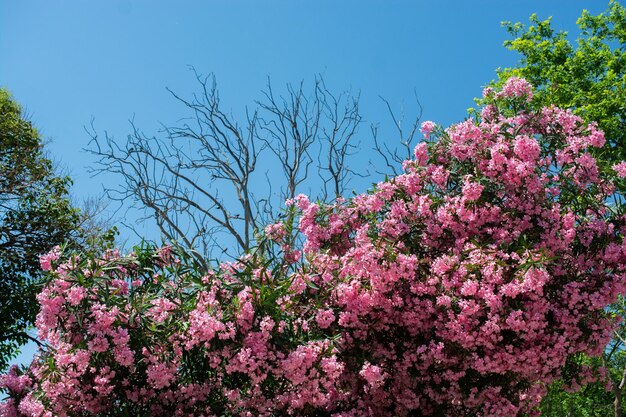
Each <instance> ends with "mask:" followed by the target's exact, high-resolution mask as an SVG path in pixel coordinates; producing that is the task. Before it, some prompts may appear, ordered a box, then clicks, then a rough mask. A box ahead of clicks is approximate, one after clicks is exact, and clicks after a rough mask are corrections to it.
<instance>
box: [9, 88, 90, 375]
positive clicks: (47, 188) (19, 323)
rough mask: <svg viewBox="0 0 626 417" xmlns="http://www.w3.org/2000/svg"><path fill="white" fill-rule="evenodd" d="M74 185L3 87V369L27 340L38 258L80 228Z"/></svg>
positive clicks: (37, 279) (33, 312)
mask: <svg viewBox="0 0 626 417" xmlns="http://www.w3.org/2000/svg"><path fill="white" fill-rule="evenodd" d="M70 184H71V181H70V179H69V178H68V177H64V176H58V175H56V174H55V173H54V170H53V166H52V163H51V161H50V160H49V159H48V158H46V156H45V153H44V148H43V143H42V139H41V137H40V135H39V133H38V132H37V130H36V129H35V128H34V127H33V125H32V123H31V122H29V121H28V120H26V119H25V117H24V115H23V112H22V110H21V108H20V106H19V105H18V104H17V103H16V102H15V101H14V100H13V98H12V97H11V96H10V94H9V93H8V92H7V91H6V90H3V89H0V317H2V320H1V321H0V369H4V368H6V366H7V364H8V361H9V360H10V359H11V358H12V357H14V355H15V354H16V353H17V352H18V349H19V346H20V345H21V344H23V343H25V342H26V341H27V340H28V339H29V335H28V333H27V330H28V328H29V326H31V325H32V323H33V321H34V318H35V315H36V313H37V307H38V306H37V303H36V301H35V294H36V293H37V292H38V290H39V289H40V287H39V283H40V281H41V278H42V276H43V275H42V272H41V268H40V265H39V256H40V255H41V254H44V253H46V252H48V251H50V250H51V249H52V248H53V247H54V246H56V245H60V244H62V243H63V242H64V241H66V240H67V239H68V238H70V237H71V235H72V233H74V232H75V231H76V230H77V229H78V227H79V223H80V214H79V211H78V210H77V209H75V208H73V207H72V205H71V203H70V200H69V198H68V197H69V196H68V187H69V186H70Z"/></svg>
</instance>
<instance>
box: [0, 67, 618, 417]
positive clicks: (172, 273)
mask: <svg viewBox="0 0 626 417" xmlns="http://www.w3.org/2000/svg"><path fill="white" fill-rule="evenodd" d="M531 95H532V89H531V88H530V86H529V85H528V83H526V82H525V81H524V80H522V79H513V80H512V81H511V82H510V85H509V84H507V85H505V86H504V88H503V90H502V91H499V92H493V91H488V92H486V93H485V97H487V98H488V99H489V102H488V104H487V105H486V106H485V107H484V109H483V110H482V113H481V115H480V117H478V118H477V120H468V121H465V122H463V123H460V124H457V125H454V126H452V127H450V128H448V129H446V130H440V129H435V126H434V125H433V124H429V125H427V126H425V127H424V134H425V135H428V136H430V139H429V141H428V142H424V143H422V144H419V145H418V147H417V148H416V150H415V159H414V160H409V161H406V162H405V164H404V168H405V173H404V174H402V175H399V176H397V177H395V178H392V179H390V180H389V181H386V182H382V183H379V184H378V185H377V186H376V187H375V189H373V190H371V191H370V192H368V193H366V194H361V195H358V196H356V197H355V198H353V199H351V200H348V201H345V202H344V201H339V202H337V203H335V204H332V205H326V204H318V203H314V202H311V201H309V200H308V198H306V197H305V196H298V197H297V198H296V199H295V200H294V201H291V202H289V203H290V204H291V205H290V207H289V208H288V213H289V215H288V216H287V220H285V221H284V222H282V223H277V224H275V225H271V226H268V227H267V228H266V229H265V232H266V234H267V239H265V240H262V241H261V242H260V244H259V247H258V248H257V250H255V251H254V252H252V253H250V254H247V255H245V256H244V257H242V258H241V259H240V260H239V261H237V262H235V263H228V264H222V265H220V267H218V268H215V269H211V270H206V269H204V268H203V267H202V266H200V265H198V264H197V263H196V262H195V261H194V260H193V258H192V257H190V256H188V255H186V254H185V252H183V251H180V250H172V249H165V250H163V249H161V250H156V249H151V248H147V249H143V250H138V251H136V252H135V253H134V254H133V255H131V256H129V257H120V256H119V254H107V255H106V256H104V257H103V258H102V259H97V260H89V259H82V258H80V257H78V256H69V257H68V256H61V257H59V256H57V255H56V254H55V255H54V256H50V257H47V258H46V261H45V263H46V265H48V264H49V265H50V269H51V274H52V278H53V279H52V280H51V282H50V284H49V285H48V286H47V287H46V288H45V289H44V291H43V292H42V293H41V294H40V295H39V301H40V303H41V311H40V313H39V317H38V320H37V327H38V330H39V336H40V338H41V339H42V340H45V341H46V343H47V344H48V345H49V347H48V348H47V349H46V350H44V351H43V352H42V353H41V354H40V355H39V357H38V358H37V359H36V360H35V361H34V362H33V364H32V365H31V366H30V368H29V369H28V370H26V371H25V373H24V374H20V372H18V371H17V370H12V371H11V373H9V374H8V375H6V376H4V377H3V379H2V380H1V381H0V384H1V385H0V386H2V387H3V388H4V389H5V390H6V391H7V392H8V394H9V398H8V399H7V400H6V401H5V402H4V403H3V404H2V405H1V406H0V407H2V408H0V410H1V411H0V415H2V416H32V417H40V416H57V415H60V416H63V415H66V416H85V415H107V416H113V415H115V416H124V415H133V416H148V415H151V416H152V415H154V416H156V415H175V416H178V415H180V416H183V415H185V416H188V415H193V416H201V415H204V416H284V415H300V416H336V417H361V416H390V415H393V416H481V417H496V416H501V417H511V416H522V415H533V414H536V405H537V404H538V402H539V401H540V399H541V397H542V395H543V394H544V393H545V391H546V386H547V384H549V383H550V382H552V381H554V380H555V379H557V378H565V379H568V378H569V379H571V381H570V382H571V383H572V384H573V385H575V384H576V383H580V382H583V381H582V380H577V379H576V378H575V377H572V375H579V376H580V377H581V378H587V377H588V376H590V373H589V370H579V369H577V368H576V367H575V365H574V361H572V359H573V358H575V357H576V356H577V355H580V354H582V353H584V354H589V355H598V354H600V353H601V352H602V350H603V348H604V346H605V345H606V343H607V341H608V340H609V338H610V335H611V331H612V328H613V325H614V323H613V322H612V321H611V319H610V318H609V317H608V316H607V314H606V313H605V309H606V307H607V305H609V304H610V303H612V302H614V301H615V299H616V297H617V296H618V294H620V293H624V292H625V290H626V243H625V242H624V241H623V235H624V232H625V231H626V230H625V225H624V218H623V217H622V216H621V215H619V214H617V213H619V211H618V210H616V208H615V207H613V206H612V205H611V204H613V203H611V201H613V200H612V199H611V197H613V192H614V186H613V181H620V180H621V179H620V177H622V175H621V174H622V173H621V172H620V171H621V169H622V168H621V167H619V166H618V167H615V168H612V167H610V166H606V167H605V166H604V165H603V164H601V163H598V162H597V161H596V159H595V158H594V157H592V156H591V154H590V153H589V152H590V150H591V148H592V147H602V146H604V140H602V139H603V137H601V132H599V131H597V130H596V129H595V127H594V126H585V125H583V124H582V122H581V120H580V119H579V118H578V117H576V116H574V115H573V114H571V113H570V112H568V111H565V110H561V109H558V108H554V107H551V108H543V109H533V107H532V101H531V100H530V98H531ZM618 201H619V200H618ZM296 212H297V213H299V224H298V228H299V231H300V233H301V234H302V236H303V237H304V243H303V245H302V247H298V248H297V249H296V248H295V246H296V245H295V243H294V242H296V241H297V239H294V234H293V233H292V229H291V222H292V221H293V219H294V215H295V213H296Z"/></svg>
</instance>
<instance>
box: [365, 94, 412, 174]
mask: <svg viewBox="0 0 626 417" xmlns="http://www.w3.org/2000/svg"><path fill="white" fill-rule="evenodd" d="M380 99H381V100H382V102H383V103H384V104H385V107H386V109H387V114H388V115H389V118H390V119H391V120H392V122H393V125H394V130H395V131H396V134H397V138H398V140H397V142H394V146H393V147H390V146H389V141H388V140H381V139H380V137H379V136H380V135H379V129H378V127H379V126H378V125H377V124H372V125H371V131H372V138H373V140H374V150H375V151H376V153H377V154H378V155H379V156H380V157H381V158H382V160H383V161H384V163H385V167H384V171H381V170H380V169H376V173H377V174H380V175H391V174H393V175H398V174H399V170H400V168H401V167H402V162H403V161H405V160H407V159H410V158H411V157H412V151H413V148H414V147H415V145H416V144H417V143H416V142H417V139H416V137H415V135H416V134H417V131H418V127H419V124H420V123H419V122H420V120H421V118H422V104H421V103H420V101H419V99H418V98H417V94H415V102H416V104H417V109H418V111H417V114H416V116H415V117H414V118H413V119H411V120H410V124H409V126H408V129H406V128H405V127H404V126H403V123H404V118H405V114H404V111H402V112H401V113H400V115H399V116H398V117H396V113H395V112H394V111H393V108H392V107H391V104H390V103H389V101H387V100H386V99H385V98H383V97H380Z"/></svg>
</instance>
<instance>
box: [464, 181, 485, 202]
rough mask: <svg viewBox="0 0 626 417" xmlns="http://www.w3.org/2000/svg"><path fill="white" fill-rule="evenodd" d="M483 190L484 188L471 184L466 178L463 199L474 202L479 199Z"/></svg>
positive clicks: (474, 183)
mask: <svg viewBox="0 0 626 417" xmlns="http://www.w3.org/2000/svg"><path fill="white" fill-rule="evenodd" d="M484 189H485V187H484V186H482V185H480V184H478V183H476V182H471V181H470V180H469V178H466V179H465V184H464V185H463V197H465V198H466V199H467V201H476V200H478V199H479V198H480V196H481V194H482V192H483V190H484Z"/></svg>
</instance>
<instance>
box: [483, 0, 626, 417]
mask: <svg viewBox="0 0 626 417" xmlns="http://www.w3.org/2000/svg"><path fill="white" fill-rule="evenodd" d="M576 23H577V25H578V27H579V29H580V36H579V37H578V39H577V40H576V42H575V43H572V42H571V41H570V39H569V38H568V33H567V32H564V31H555V30H554V29H553V28H552V26H551V19H546V20H540V19H539V18H538V17H537V15H532V16H531V17H530V25H524V24H522V23H515V24H513V23H511V22H505V23H503V25H504V26H505V28H506V30H507V31H508V33H509V34H510V35H511V37H512V39H511V40H508V41H506V42H505V46H506V47H507V48H508V49H510V50H512V51H516V52H518V53H519V54H521V59H520V61H519V63H518V65H517V66H516V67H514V68H505V69H501V70H499V71H498V79H497V80H496V81H494V82H493V83H492V85H493V86H500V85H502V84H504V82H505V81H506V80H507V79H509V78H510V77H512V76H518V77H523V78H525V79H526V80H528V81H529V82H530V83H531V84H532V85H533V86H534V87H535V96H534V98H533V101H534V102H535V103H536V104H539V105H550V104H554V105H556V106H558V107H561V108H569V109H572V111H573V112H574V113H575V114H577V115H578V116H581V117H582V118H583V119H585V120H586V121H587V122H596V123H597V124H598V127H599V128H600V129H602V130H603V131H604V133H605V136H606V140H607V143H608V144H609V145H610V148H608V151H606V150H603V153H604V154H603V155H602V158H601V159H602V160H604V161H606V164H605V165H606V166H605V167H604V169H607V168H609V167H610V166H611V165H612V164H615V163H618V162H620V161H622V160H624V159H626V9H625V8H624V7H623V6H622V5H621V4H619V3H618V2H617V1H614V0H611V1H610V2H609V5H608V8H607V10H606V11H605V12H604V13H601V14H599V15H597V16H593V15H591V14H590V13H589V12H588V11H586V10H585V11H583V13H582V15H581V17H580V18H579V19H578V20H577V22H576ZM477 101H478V102H481V101H483V100H477ZM605 149H607V148H605ZM616 186H617V187H618V189H619V191H620V194H621V195H622V196H623V195H624V194H625V192H626V184H624V183H623V182H617V183H616ZM612 308H613V311H612V313H613V314H616V315H619V316H621V317H626V307H625V306H624V305H623V303H622V304H619V305H615V306H613V307H612ZM621 334H624V335H625V336H626V327H625V326H624V325H622V326H621V328H620V329H618V330H617V332H616V336H615V338H614V340H613V341H612V342H611V344H610V345H609V346H608V347H607V350H606V351H605V353H604V358H603V361H604V364H605V365H607V368H608V378H607V380H605V381H600V382H595V383H590V384H587V385H585V386H584V387H582V389H581V390H579V391H576V390H570V387H568V384H565V383H564V382H562V381H561V382H559V383H556V384H554V385H552V387H551V389H550V391H549V393H548V395H547V396H546V397H545V398H544V401H543V403H542V412H543V414H542V415H544V416H549V417H557V416H558V417H561V416H563V417H565V416H581V417H604V416H613V415H616V414H615V413H616V410H614V400H615V393H614V392H612V390H614V389H616V387H617V386H619V385H620V382H622V378H623V377H624V369H626V351H625V349H624V347H625V344H624V340H623V339H622V338H621V337H622V336H620V335H621ZM582 360H583V361H584V362H593V359H591V358H583V359H582ZM592 365H593V364H592ZM595 365H596V366H598V365H599V363H595ZM607 389H608V391H607ZM570 391H571V392H570ZM619 395H621V394H619Z"/></svg>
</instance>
